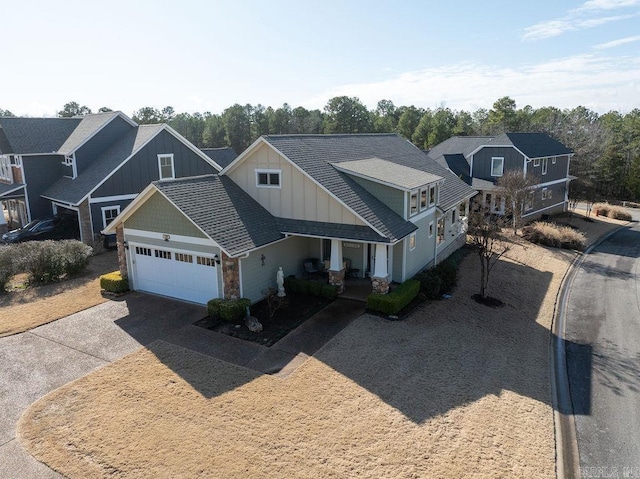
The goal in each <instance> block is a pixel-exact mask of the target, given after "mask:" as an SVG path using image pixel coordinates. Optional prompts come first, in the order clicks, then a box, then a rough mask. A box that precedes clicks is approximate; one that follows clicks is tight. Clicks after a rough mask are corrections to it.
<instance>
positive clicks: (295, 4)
mask: <svg viewBox="0 0 640 479" xmlns="http://www.w3.org/2000/svg"><path fill="white" fill-rule="evenodd" d="M0 11H1V12H2V17H3V39H4V40H3V57H4V62H3V64H4V68H3V71H2V73H1V74H0V108H2V109H8V110H10V111H12V112H13V113H14V114H18V115H29V116H53V115H55V113H56V111H57V110H59V109H61V108H62V106H63V105H64V104H65V103H66V102H68V101H77V102H79V103H80V104H83V105H87V106H89V107H90V108H92V109H93V110H94V111H95V110H97V109H98V108H100V107H102V106H107V107H109V108H112V109H116V110H122V111H124V112H125V113H127V114H131V113H132V112H133V111H134V110H136V109H138V108H141V107H143V106H154V107H156V108H162V107H164V106H166V105H171V106H173V107H174V109H175V110H176V111H178V112H182V111H186V112H190V113H193V112H196V111H199V112H204V111H210V112H212V113H220V112H221V111H222V110H223V109H224V108H226V107H228V106H230V105H232V104H234V103H240V104H245V103H251V104H253V105H255V104H258V103H261V104H263V105H265V106H269V105H270V106H273V107H278V106H280V105H282V103H284V102H288V103H289V104H290V105H292V106H293V107H295V106H304V107H307V108H320V109H322V107H323V106H324V105H325V104H326V102H327V100H328V99H329V98H331V97H333V96H337V95H348V96H357V97H359V98H360V99H361V101H363V102H364V103H365V104H366V105H367V106H368V107H370V108H373V107H375V105H376V103H377V101H378V100H380V99H383V98H384V99H390V100H392V101H393V102H394V103H395V104H396V105H409V104H414V105H416V106H421V107H429V108H437V107H439V106H446V107H449V108H452V109H455V110H461V109H465V110H470V111H473V110H476V109H478V108H490V107H491V105H492V104H493V102H494V101H495V100H497V99H498V98H500V97H502V96H507V95H508V96H510V97H511V98H513V99H515V100H516V102H517V105H518V107H523V106H525V105H531V106H533V107H534V108H538V107H541V106H548V105H551V106H557V107H560V108H572V107H575V106H578V105H583V106H586V107H588V108H591V109H593V110H596V111H598V112H600V113H605V112H607V111H609V110H611V109H616V110H618V111H621V112H623V113H624V112H628V111H630V110H632V109H633V108H639V107H640V0H587V1H584V0H583V1H568V0H567V1H560V2H559V1H557V0H555V1H549V0H536V1H526V2H524V1H514V0H509V1H505V0H492V1H490V2H489V1H484V2H483V1H482V0H475V1H467V0H458V1H456V2H452V1H402V0H396V1H382V0H367V1H360V0H358V1H355V0H354V1H349V0H344V1H337V0H325V1H303V0H297V1H295V0H271V1H268V2H267V1H243V0H236V1H232V0H229V1H195V0H180V1H175V0H173V1H147V0H139V1H121V0H110V1H108V2H95V1H93V0H84V1H65V0H61V1H59V2H52V1H50V0H47V1H43V0H23V1H21V2H9V1H7V0H0Z"/></svg>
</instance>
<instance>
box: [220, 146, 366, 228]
mask: <svg viewBox="0 0 640 479" xmlns="http://www.w3.org/2000/svg"><path fill="white" fill-rule="evenodd" d="M256 169H275V170H281V171H282V175H281V188H258V187H257V185H256ZM227 174H228V176H229V177H230V178H231V179H232V180H233V181H234V182H235V183H236V184H238V185H239V186H240V187H241V188H242V189H243V190H244V191H246V192H247V193H248V194H249V195H250V196H251V197H252V198H253V199H255V200H256V201H257V202H258V203H260V204H261V205H262V206H263V207H264V208H266V209H267V211H269V212H270V213H271V214H272V215H274V216H278V217H281V218H292V219H300V220H309V221H325V222H329V223H341V224H350V225H365V223H364V222H363V221H362V220H361V219H360V218H358V217H357V216H356V215H355V214H354V213H352V212H351V211H349V210H348V209H347V208H345V207H344V206H343V205H342V204H340V203H339V202H338V201H337V200H336V199H334V198H333V197H331V196H330V195H329V194H328V193H327V192H326V191H324V190H323V189H322V188H320V187H319V186H318V185H317V184H316V183H314V182H313V181H312V180H311V179H310V178H309V177H308V176H307V175H305V174H303V173H302V172H301V171H300V170H299V169H297V168H296V167H295V166H294V165H292V164H291V162H289V160H287V159H286V158H283V157H282V156H281V155H280V154H279V153H278V152H277V151H275V150H274V149H273V148H271V147H269V146H268V145H265V144H263V145H261V146H259V147H258V148H257V149H256V150H255V151H254V152H252V153H251V154H250V155H249V156H248V157H247V158H245V159H244V161H242V163H240V164H239V165H237V166H236V167H235V168H234V169H232V170H231V171H230V172H229V173H227Z"/></svg>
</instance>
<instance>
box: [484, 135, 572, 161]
mask: <svg viewBox="0 0 640 479" xmlns="http://www.w3.org/2000/svg"><path fill="white" fill-rule="evenodd" d="M488 144H489V145H513V146H515V147H516V148H517V149H518V150H520V151H521V152H522V153H524V154H525V155H527V156H528V157H529V158H544V157H545V156H557V155H569V154H571V153H573V151H572V150H571V149H570V148H567V147H566V146H564V145H563V144H562V143H560V142H559V141H558V140H555V139H553V138H551V137H550V136H549V135H547V134H546V133H504V134H502V135H499V136H496V137H495V138H494V139H493V140H491V141H490V142H489V143H488Z"/></svg>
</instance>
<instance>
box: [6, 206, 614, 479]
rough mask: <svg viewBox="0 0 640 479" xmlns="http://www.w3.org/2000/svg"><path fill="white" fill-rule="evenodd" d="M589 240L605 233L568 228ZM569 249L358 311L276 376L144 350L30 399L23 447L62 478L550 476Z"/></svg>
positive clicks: (598, 227)
mask: <svg viewBox="0 0 640 479" xmlns="http://www.w3.org/2000/svg"><path fill="white" fill-rule="evenodd" d="M573 221H574V224H575V225H576V226H579V227H580V228H581V229H582V230H583V231H586V233H587V235H588V237H589V239H590V240H593V239H594V238H595V237H597V236H599V235H600V234H601V233H603V232H604V231H606V230H607V229H612V228H613V227H615V226H617V225H619V224H621V222H617V221H614V220H600V219H597V220H596V222H595V223H586V222H583V221H582V220H580V219H579V218H578V219H574V220H573ZM573 257H574V253H572V252H570V251H561V250H556V249H548V248H543V247H540V246H535V245H530V244H525V243H521V244H518V245H516V246H514V247H513V249H512V250H511V251H510V252H509V253H508V254H507V255H506V256H505V257H504V258H503V259H502V260H501V261H500V263H499V264H498V266H496V268H495V270H494V273H493V276H492V278H491V283H490V294H491V295H492V296H495V297H497V298H499V299H501V300H502V301H504V302H505V303H506V305H505V306H504V307H503V308H497V309H492V308H487V307H486V306H482V305H480V304H478V303H476V302H475V301H473V300H472V299H471V295H472V294H473V293H476V292H477V290H478V274H479V273H478V259H477V257H476V256H475V255H474V254H473V253H472V254H469V255H468V256H467V257H466V258H465V259H464V261H463V263H462V265H461V274H460V281H459V286H458V288H457V289H456V290H455V291H454V293H453V297H452V298H451V299H448V300H442V301H436V302H430V303H427V304H425V305H423V306H422V307H420V308H419V309H418V310H416V311H415V312H414V313H413V314H412V315H411V316H410V317H409V318H408V319H407V320H406V321H398V322H390V321H386V320H384V319H381V318H378V317H375V316H371V315H364V316H361V317H360V318H359V319H358V320H356V321H355V322H353V323H352V324H351V325H350V326H349V327H347V328H346V329H345V330H343V331H342V333H340V334H339V335H338V336H336V337H335V338H334V339H333V340H332V341H330V342H329V343H328V344H327V345H326V346H325V347H323V348H322V349H321V350H320V351H318V352H317V353H316V354H315V355H314V356H312V357H310V358H309V359H308V360H307V361H306V362H305V363H304V364H303V365H302V366H301V367H300V368H299V369H297V370H296V371H295V372H293V373H292V374H290V375H289V376H287V377H286V378H284V379H283V378H278V377H274V376H269V375H262V374H259V373H257V372H254V371H251V370H249V369H245V368H242V367H239V366H234V365H231V364H229V363H226V362H223V361H219V360H216V359H213V358H210V357H208V356H204V355H201V354H199V353H196V352H193V351H191V350H188V349H184V348H180V347H178V346H173V345H170V344H168V343H164V342H155V343H153V344H151V345H150V346H149V347H148V348H146V349H141V350H139V351H138V352H136V353H133V354H131V355H129V356H127V357H125V358H123V359H121V360H119V361H117V362H115V363H112V364H110V365H108V366H106V367H104V368H102V369H100V370H98V371H96V372H95V373H92V374H90V375H88V376H85V377H83V378H81V379H79V380H77V381H74V382H72V383H69V384H67V385H65V386H63V387H62V388H60V389H58V390H56V391H54V392H52V393H50V394H48V395H47V396H45V397H43V398H42V399H40V400H39V401H37V402H36V403H34V404H33V405H32V406H31V407H30V408H29V409H28V410H27V412H26V413H25V414H24V415H23V417H22V418H21V420H20V423H19V425H18V437H19V439H20V441H21V443H22V444H23V446H24V447H25V448H26V449H27V451H29V452H30V453H31V454H33V455H34V456H35V457H36V458H37V459H38V460H40V461H43V462H45V463H46V464H48V465H49V466H50V467H52V468H54V469H56V470H57V471H59V472H61V473H62V474H64V475H65V476H68V477H72V478H73V477H79V478H80V477H113V476H117V477H225V478H235V477H237V478H245V477H256V478H262V477H264V478H276V477H277V478H279V477H296V478H325V477H335V478H345V477H365V478H366V477H369V478H417V477H464V476H467V477H469V476H474V477H545V478H546V477H553V476H554V475H555V442H554V428H553V414H552V412H553V411H552V406H551V393H550V384H549V361H548V360H549V351H548V347H549V334H550V328H551V319H552V315H553V310H554V305H555V300H556V295H557V293H558V289H559V287H560V284H561V282H562V278H563V276H564V274H565V272H566V271H567V268H568V266H569V264H570V261H571V259H572V258H573Z"/></svg>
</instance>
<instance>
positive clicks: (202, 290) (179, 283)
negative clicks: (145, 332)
mask: <svg viewBox="0 0 640 479" xmlns="http://www.w3.org/2000/svg"><path fill="white" fill-rule="evenodd" d="M129 254H130V258H131V263H132V264H131V266H132V273H133V274H132V277H133V278H132V279H133V284H134V288H135V289H136V290H139V291H146V292H148V293H154V294H160V295H162V296H169V297H172V298H177V299H182V300H184V301H191V302H194V303H199V304H205V303H206V302H207V301H209V300H210V299H213V298H217V297H219V289H218V270H219V268H220V267H219V265H218V264H216V257H215V255H207V254H203V253H200V252H196V251H189V250H177V249H172V248H165V247H158V246H155V245H152V244H145V243H130V244H129Z"/></svg>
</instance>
